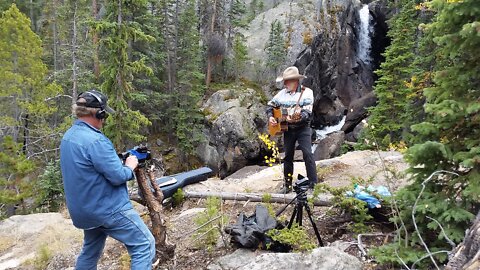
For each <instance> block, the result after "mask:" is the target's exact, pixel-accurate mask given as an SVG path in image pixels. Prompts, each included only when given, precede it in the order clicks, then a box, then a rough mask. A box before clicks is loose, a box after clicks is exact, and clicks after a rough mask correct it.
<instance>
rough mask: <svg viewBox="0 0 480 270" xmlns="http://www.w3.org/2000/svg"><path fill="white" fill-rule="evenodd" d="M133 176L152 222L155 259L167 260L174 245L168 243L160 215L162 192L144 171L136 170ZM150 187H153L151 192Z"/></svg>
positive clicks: (171, 254) (165, 228) (163, 222)
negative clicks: (135, 178)
mask: <svg viewBox="0 0 480 270" xmlns="http://www.w3.org/2000/svg"><path fill="white" fill-rule="evenodd" d="M135 176H136V177H137V182H138V188H139V189H140V192H141V193H142V194H143V197H144V198H145V203H146V205H147V208H148V212H149V215H150V219H151V221H152V234H153V237H154V238H155V249H156V251H157V254H156V255H157V258H158V259H160V260H161V261H162V260H166V259H169V258H171V257H172V256H173V253H174V252H175V245H172V244H170V243H168V240H167V227H166V225H165V221H164V220H163V218H162V217H161V215H160V212H161V210H162V205H161V201H162V200H163V193H162V190H161V189H160V188H159V187H158V185H157V183H156V182H155V180H154V179H155V178H154V177H152V175H151V176H150V177H149V180H147V177H146V175H145V169H143V168H139V169H137V170H136V171H135ZM152 179H153V180H152ZM150 187H153V191H152V189H151V188H150Z"/></svg>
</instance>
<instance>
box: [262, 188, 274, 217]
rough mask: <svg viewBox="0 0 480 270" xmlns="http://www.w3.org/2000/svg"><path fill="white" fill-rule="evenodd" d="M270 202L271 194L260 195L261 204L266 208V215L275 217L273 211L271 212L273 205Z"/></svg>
mask: <svg viewBox="0 0 480 270" xmlns="http://www.w3.org/2000/svg"><path fill="white" fill-rule="evenodd" d="M271 201H272V195H271V194H269V193H265V194H263V195H262V202H263V205H264V206H265V207H266V208H267V210H268V214H269V215H270V216H272V217H275V210H273V205H272V203H271Z"/></svg>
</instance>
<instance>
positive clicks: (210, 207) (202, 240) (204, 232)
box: [193, 197, 228, 250]
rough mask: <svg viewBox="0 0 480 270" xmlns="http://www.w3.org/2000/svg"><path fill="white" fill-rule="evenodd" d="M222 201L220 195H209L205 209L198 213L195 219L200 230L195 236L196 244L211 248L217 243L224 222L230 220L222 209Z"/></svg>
mask: <svg viewBox="0 0 480 270" xmlns="http://www.w3.org/2000/svg"><path fill="white" fill-rule="evenodd" d="M221 203H222V202H221V200H220V199H219V198H218V197H208V198H207V203H206V209H205V211H204V212H202V213H200V214H198V215H197V217H196V218H195V219H194V222H195V224H196V225H197V226H198V230H197V231H196V232H195V234H194V235H193V237H194V239H195V240H197V242H196V244H197V245H198V246H199V247H202V248H203V247H206V248H207V249H209V250H211V249H212V248H213V247H214V246H215V244H216V243H217V240H218V238H219V236H220V232H221V230H223V224H225V223H226V222H227V221H228V220H227V217H226V216H225V215H224V214H223V213H222V212H221V211H220V209H221Z"/></svg>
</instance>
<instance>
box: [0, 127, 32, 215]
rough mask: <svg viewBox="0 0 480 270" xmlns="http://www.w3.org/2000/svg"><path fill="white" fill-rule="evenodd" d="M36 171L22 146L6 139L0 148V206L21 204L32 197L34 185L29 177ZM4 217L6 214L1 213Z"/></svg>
mask: <svg viewBox="0 0 480 270" xmlns="http://www.w3.org/2000/svg"><path fill="white" fill-rule="evenodd" d="M34 170H35V164H34V162H33V161H31V160H29V159H27V158H26V157H25V155H24V154H23V152H22V144H18V143H15V142H14V141H13V139H12V137H10V136H6V137H4V138H3V142H2V144H1V148H0V204H6V205H15V204H21V203H23V201H24V199H26V198H28V197H30V196H31V195H32V185H33V184H34V183H33V182H32V181H30V180H29V179H28V178H27V175H28V174H29V173H31V172H33V171H34ZM22 206H23V210H26V208H25V205H22ZM1 210H2V211H3V209H1ZM3 216H5V213H4V212H0V217H3Z"/></svg>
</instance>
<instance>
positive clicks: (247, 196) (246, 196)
mask: <svg viewBox="0 0 480 270" xmlns="http://www.w3.org/2000/svg"><path fill="white" fill-rule="evenodd" d="M184 194H185V198H208V197H219V198H221V199H222V200H235V201H250V202H263V201H264V194H258V193H233V192H195V191H184ZM268 195H269V197H270V200H269V202H274V203H284V204H286V203H289V202H290V201H291V200H293V199H294V198H295V196H296V195H297V194H295V193H289V194H285V195H283V194H275V193H269V194H268ZM308 198H311V196H308ZM331 199H332V196H328V195H322V196H319V197H318V198H317V199H315V201H314V202H313V205H316V206H330V205H332V201H331Z"/></svg>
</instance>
